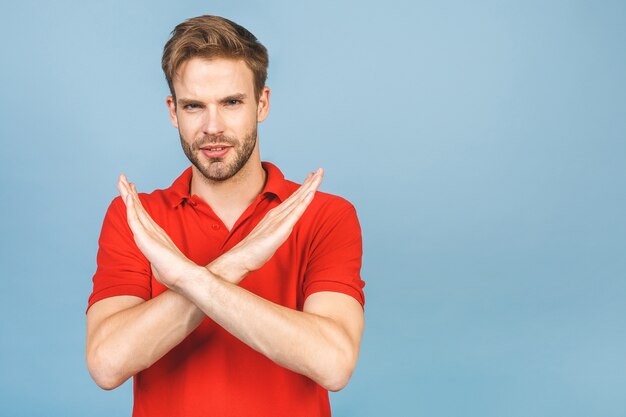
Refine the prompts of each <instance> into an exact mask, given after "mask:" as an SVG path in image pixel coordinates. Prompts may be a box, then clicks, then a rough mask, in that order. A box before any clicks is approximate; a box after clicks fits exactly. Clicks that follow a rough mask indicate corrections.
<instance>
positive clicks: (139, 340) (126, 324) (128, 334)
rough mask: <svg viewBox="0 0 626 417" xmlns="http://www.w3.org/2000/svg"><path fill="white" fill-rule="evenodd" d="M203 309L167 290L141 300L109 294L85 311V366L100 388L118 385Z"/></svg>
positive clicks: (196, 320)
mask: <svg viewBox="0 0 626 417" xmlns="http://www.w3.org/2000/svg"><path fill="white" fill-rule="evenodd" d="M204 317H205V315H204V313H203V312H202V311H201V310H199V309H198V308H197V307H196V306H195V305H194V304H193V303H191V302H190V301H189V300H187V299H186V298H184V297H183V296H181V295H179V294H176V293H175V292H173V291H169V290H168V291H165V292H164V293H162V294H161V295H159V296H158V297H156V298H153V299H151V300H148V301H144V300H143V299H142V298H140V297H135V296H117V297H110V298H106V299H104V300H101V301H98V302H97V303H95V304H94V305H93V306H92V307H91V308H90V309H89V311H88V312H87V367H88V369H89V373H90V374H91V376H92V378H93V379H94V381H95V382H96V384H98V386H100V387H101V388H104V389H113V388H116V387H118V386H119V385H121V384H122V383H123V382H124V381H126V380H127V379H128V378H130V377H131V376H133V375H135V374H136V373H137V372H139V371H141V370H143V369H146V368H148V367H149V366H151V365H152V364H153V363H154V362H156V361H157V360H159V359H160V358H161V357H162V356H163V355H165V354H166V353H167V352H169V351H170V350H171V349H172V348H173V347H175V346H176V345H178V344H179V343H180V342H181V341H182V340H183V339H184V338H185V337H187V335H189V333H191V332H192V331H193V330H194V329H195V328H196V327H198V325H199V324H200V323H201V322H202V320H203V319H204Z"/></svg>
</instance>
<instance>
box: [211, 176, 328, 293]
mask: <svg viewBox="0 0 626 417" xmlns="http://www.w3.org/2000/svg"><path fill="white" fill-rule="evenodd" d="M323 176H324V171H323V170H322V169H321V168H320V169H318V170H317V171H315V172H314V173H311V174H309V175H308V176H307V178H306V180H305V181H304V183H303V184H302V185H301V186H300V188H298V189H297V190H296V191H295V192H294V193H293V194H292V195H291V196H289V198H287V199H286V200H285V201H283V202H282V203H281V204H280V205H278V206H277V207H275V208H273V209H272V210H270V211H269V212H268V213H267V214H266V215H265V217H264V218H263V219H262V220H261V221H260V222H259V224H257V225H256V227H255V228H254V229H253V230H252V232H250V234H249V235H248V236H246V237H245V238H244V239H243V240H242V241H241V242H239V243H238V244H237V245H236V246H235V247H233V248H232V249H231V250H229V251H228V252H226V253H225V254H223V255H222V256H220V257H219V258H217V259H216V260H215V261H213V262H212V263H211V264H209V265H208V266H207V268H208V269H209V270H210V271H211V272H212V273H213V274H215V275H218V276H220V277H221V278H223V279H225V280H227V281H230V282H232V283H234V284H237V283H239V282H240V281H241V280H242V279H243V278H244V277H245V276H246V275H247V274H248V273H250V272H252V271H256V270H257V269H259V268H261V267H262V266H263V265H264V264H265V263H266V262H267V261H268V260H269V259H270V258H271V257H272V256H273V255H274V253H275V252H276V250H277V249H278V248H279V247H280V245H282V244H283V243H284V242H285V240H287V238H288V237H289V235H290V234H291V231H292V230H293V227H294V226H295V224H296V222H297V221H298V219H300V217H301V216H302V214H303V213H304V211H305V210H306V208H307V207H308V206H309V204H310V203H311V201H312V200H313V196H314V195H315V191H317V189H318V188H319V186H320V184H321V183H322V177H323Z"/></svg>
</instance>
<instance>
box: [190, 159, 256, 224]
mask: <svg viewBox="0 0 626 417" xmlns="http://www.w3.org/2000/svg"><path fill="white" fill-rule="evenodd" d="M192 170H193V175H192V177H191V194H192V195H193V194H196V195H197V196H198V197H200V198H202V199H203V200H204V201H205V202H206V203H207V204H208V205H209V206H211V208H212V209H213V211H214V212H215V214H217V216H218V217H219V218H220V219H221V220H222V222H223V223H224V225H225V226H226V227H227V228H228V229H229V230H230V229H232V226H233V225H234V224H235V222H236V221H237V219H238V218H239V216H241V214H242V213H243V212H244V211H245V209H246V208H248V206H250V204H252V202H253V201H254V199H255V198H256V197H257V196H258V195H259V194H261V191H263V187H264V186H265V179H266V178H265V177H266V175H267V174H266V173H265V170H264V169H263V167H262V166H261V160H260V157H259V154H258V152H254V153H253V154H252V155H251V156H250V159H249V160H248V162H247V163H246V165H245V166H244V167H243V168H241V170H239V172H237V174H235V175H234V176H233V177H231V178H229V179H227V180H225V181H211V180H208V179H206V178H205V177H204V175H202V173H201V172H200V171H198V170H197V169H196V167H195V166H194V167H192Z"/></svg>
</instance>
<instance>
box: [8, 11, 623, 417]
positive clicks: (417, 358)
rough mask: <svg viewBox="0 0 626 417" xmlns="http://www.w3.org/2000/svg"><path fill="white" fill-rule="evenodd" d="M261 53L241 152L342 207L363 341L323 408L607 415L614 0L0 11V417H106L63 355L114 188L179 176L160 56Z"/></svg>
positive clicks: (614, 300)
mask: <svg viewBox="0 0 626 417" xmlns="http://www.w3.org/2000/svg"><path fill="white" fill-rule="evenodd" d="M205 13H209V14H218V15H223V16H225V17H228V18H231V19H233V20H235V21H236V22H238V23H240V24H242V25H244V26H246V27H247V28H249V29H250V30H251V31H252V32H253V33H254V34H255V35H257V37H258V38H259V39H260V40H261V41H262V42H263V43H264V44H265V45H266V46H267V47H268V49H269V51H270V60H271V63H270V77H269V85H270V87H271V88H272V94H273V95H272V110H271V115H270V118H269V120H267V121H266V122H265V123H263V125H262V127H261V131H260V134H261V144H262V155H263V156H264V159H266V160H270V161H273V162H275V163H277V164H278V165H279V166H280V167H281V169H282V170H283V171H284V173H285V174H286V175H287V176H288V177H289V178H291V179H294V180H300V179H302V178H303V177H304V176H305V174H306V172H308V171H309V170H311V169H314V168H316V167H317V166H323V167H324V168H325V169H326V171H327V175H326V178H325V182H324V185H323V189H324V190H325V191H328V192H333V193H336V194H341V195H343V196H345V197H347V198H348V199H349V200H351V201H352V202H353V203H354V204H355V205H356V207H357V210H358V213H359V216H360V219H361V222H362V227H363V235H364V249H365V255H364V265H363V277H364V278H365V280H366V281H367V287H366V296H367V305H366V310H367V311H366V318H367V326H366V331H365V336H364V339H363V345H362V352H361V358H360V362H359V365H358V368H357V370H356V372H355V374H354V376H353V379H352V381H351V383H350V385H349V386H348V387H347V388H346V389H345V390H344V391H342V392H340V393H337V394H333V395H332V396H331V399H332V403H333V407H334V414H335V415H336V416H429V417H430V416H481V417H485V416H494V417H500V416H581V417H582V416H584V417H589V416H602V417H610V416H626V400H625V398H626V222H625V219H624V215H625V213H626V3H625V2H624V1H597V2H594V1H547V2H546V1H516V2H514V1H478V2H465V1H432V2H424V1H387V2H369V1H351V2H331V1H324V2H288V1H236V2H226V1H223V2H222V1H219V2H197V1H195V2H191V1H187V2H173V1H140V2H137V1H136V2H126V1H102V2H86V1H54V2H34V1H20V2H17V1H13V2H3V5H2V6H1V9H0V36H1V37H2V64H1V65H0V80H1V81H2V96H1V99H0V115H1V118H2V119H1V123H0V137H1V138H2V151H1V155H0V169H1V170H2V175H1V178H2V186H1V187H0V193H1V194H0V197H1V198H0V204H1V210H2V211H1V218H0V222H1V223H0V227H1V230H0V233H1V236H2V248H1V251H0V256H1V257H2V259H1V267H0V271H1V274H2V280H1V282H2V291H1V292H0V314H1V316H2V319H1V320H2V321H1V325H2V328H1V332H0V334H1V341H0V415H2V416H36V415H41V416H86V415H89V416H94V417H95V416H113V415H129V414H130V409H131V385H130V384H126V385H124V386H123V387H122V388H119V389H117V390H115V391H113V392H105V391H101V390H100V389H99V388H97V387H96V385H95V384H94V383H93V382H92V381H91V379H90V378H89V375H88V373H87V370H86V366H85V363H84V344H85V341H84V339H85V317H84V310H85V306H86V300H87V297H88V295H89V292H90V288H91V276H92V274H93V272H94V269H95V254H96V249H97V237H98V234H99V231H100V225H101V221H102V218H103V215H104V212H105V210H106V207H107V205H108V203H109V202H110V200H111V199H112V198H113V197H114V196H115V194H116V188H115V180H116V177H117V175H118V174H119V173H120V172H122V171H123V172H126V173H127V174H128V175H129V176H130V178H131V179H132V180H134V181H136V182H137V184H138V186H139V188H140V189H141V190H144V191H149V190H152V189H154V188H157V187H164V186H167V185H169V184H170V183H171V181H172V180H173V179H174V178H175V177H176V176H177V175H178V174H179V173H180V172H181V171H182V170H183V169H184V168H185V167H186V165H187V161H186V159H185V157H184V155H183V153H182V152H181V150H180V145H179V143H178V136H177V133H176V130H175V129H174V128H172V127H171V125H170V123H169V121H168V118H167V113H166V108H165V105H164V97H165V95H166V94H167V88H166V83H165V81H164V77H163V75H162V73H161V70H160V57H161V55H160V54H161V50H162V46H163V44H164V43H165V41H166V40H167V39H168V35H169V32H170V31H171V29H172V28H173V27H174V26H175V25H176V24H177V23H179V22H180V21H182V20H183V19H185V18H188V17H192V16H196V15H199V14H205Z"/></svg>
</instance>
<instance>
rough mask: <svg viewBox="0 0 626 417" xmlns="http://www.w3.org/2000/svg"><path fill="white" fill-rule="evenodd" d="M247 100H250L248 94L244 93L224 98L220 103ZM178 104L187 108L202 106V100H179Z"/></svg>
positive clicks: (177, 100)
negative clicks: (196, 105) (193, 105)
mask: <svg viewBox="0 0 626 417" xmlns="http://www.w3.org/2000/svg"><path fill="white" fill-rule="evenodd" d="M246 98H248V95H247V94H244V93H237V94H231V95H229V96H226V97H223V98H221V99H220V100H219V101H220V103H223V102H225V101H230V100H241V101H243V100H245V99H246ZM176 103H177V104H178V105H179V106H183V107H184V106H186V105H188V104H202V101H201V100H194V99H190V98H178V99H176Z"/></svg>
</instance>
